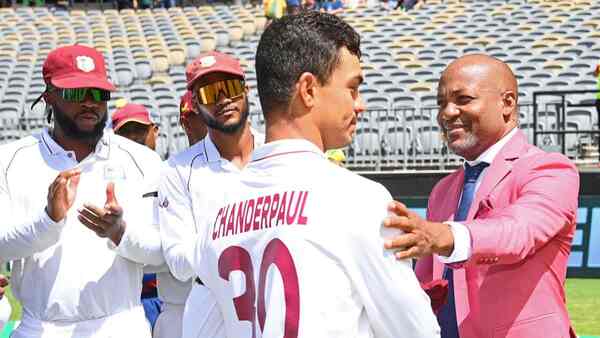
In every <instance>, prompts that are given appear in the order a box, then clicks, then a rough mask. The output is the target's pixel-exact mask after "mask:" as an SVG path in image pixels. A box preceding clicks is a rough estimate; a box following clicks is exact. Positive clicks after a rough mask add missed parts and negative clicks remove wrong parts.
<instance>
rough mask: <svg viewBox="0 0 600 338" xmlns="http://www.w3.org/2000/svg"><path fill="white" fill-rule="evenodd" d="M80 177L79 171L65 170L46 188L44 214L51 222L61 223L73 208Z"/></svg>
mask: <svg viewBox="0 0 600 338" xmlns="http://www.w3.org/2000/svg"><path fill="white" fill-rule="evenodd" d="M80 177H81V170H80V169H71V170H65V171H63V172H61V173H60V174H58V176H57V177H56V179H54V182H52V184H50V186H49V187H48V196H47V203H48V204H47V206H46V212H47V213H48V216H49V217H50V218H51V219H52V220H53V221H55V222H60V221H62V220H63V218H65V216H66V215H67V212H68V211H69V209H70V208H71V207H72V206H73V203H74V202H75V196H76V194H77V185H78V184H79V178H80Z"/></svg>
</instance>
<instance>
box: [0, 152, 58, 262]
mask: <svg viewBox="0 0 600 338" xmlns="http://www.w3.org/2000/svg"><path fill="white" fill-rule="evenodd" d="M0 176H1V177H0V214H1V215H3V218H4V220H5V224H4V225H3V226H1V227H0V260H4V261H10V260H15V259H21V258H25V257H29V256H32V255H33V254H35V253H37V252H40V251H43V250H46V249H47V248H49V247H51V246H52V245H54V244H56V243H57V242H58V240H59V238H60V234H61V232H62V229H63V227H64V225H65V220H64V219H63V220H62V221H60V222H54V221H53V220H52V219H51V218H50V217H49V216H48V214H47V213H46V210H44V209H43V210H39V211H37V212H34V213H32V215H30V217H29V218H28V219H21V217H19V218H17V217H16V216H15V213H14V212H13V207H12V201H11V196H10V192H9V189H8V182H7V181H6V170H5V168H4V165H3V164H2V163H0ZM6 223H8V224H6Z"/></svg>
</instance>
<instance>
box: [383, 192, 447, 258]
mask: <svg viewBox="0 0 600 338" xmlns="http://www.w3.org/2000/svg"><path fill="white" fill-rule="evenodd" d="M388 210H389V211H390V212H391V213H392V215H391V216H388V217H387V218H386V219H385V220H384V222H383V225H384V226H386V227H389V228H397V229H400V230H402V231H404V233H403V234H401V235H399V236H396V237H394V238H389V239H387V240H386V241H385V248H386V249H393V250H397V251H396V258H398V259H405V258H420V257H424V256H428V255H431V254H438V255H441V256H446V257H447V256H450V254H451V253H452V251H453V250H454V236H453V235H452V231H450V227H449V226H448V225H447V224H444V223H437V222H429V221H427V220H425V219H422V218H421V217H420V216H419V215H417V214H416V213H415V212H413V211H410V210H409V209H408V208H407V207H406V205H404V204H402V203H400V202H397V201H393V202H391V203H390V204H389V206H388Z"/></svg>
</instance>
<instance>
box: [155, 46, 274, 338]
mask: <svg viewBox="0 0 600 338" xmlns="http://www.w3.org/2000/svg"><path fill="white" fill-rule="evenodd" d="M186 76H187V81H188V89H189V90H190V91H191V92H192V101H193V107H194V109H193V113H195V114H198V115H199V116H200V117H201V118H202V120H203V121H204V123H205V124H206V125H207V127H208V135H207V136H206V137H205V138H204V139H202V140H201V141H199V142H197V143H195V144H193V145H192V146H191V147H190V148H189V149H187V150H185V151H183V152H181V153H179V154H177V155H175V156H173V157H171V158H170V159H169V160H168V162H167V165H166V166H165V169H164V171H163V174H162V176H161V183H160V188H159V201H160V208H159V215H160V229H161V238H162V244H163V252H164V256H165V260H166V262H167V264H168V265H169V269H170V270H171V273H172V274H173V276H175V277H176V278H177V279H179V280H180V281H192V280H193V281H194V282H193V286H192V290H191V291H190V294H189V297H188V299H187V301H186V304H185V310H184V315H183V329H182V331H183V333H182V337H184V338H205V337H207V338H219V337H225V333H224V326H223V317H222V315H221V313H220V310H219V308H218V307H217V305H216V301H215V298H214V296H213V295H212V293H211V292H210V291H209V290H208V289H207V288H206V287H205V286H204V285H202V281H201V280H200V279H198V278H196V277H197V276H196V274H195V273H194V271H193V269H192V266H191V264H190V262H189V260H188V256H187V255H186V253H188V252H189V250H190V248H193V246H194V243H195V238H196V237H197V233H198V231H203V230H202V229H203V226H204V224H206V223H207V222H208V220H207V218H206V217H207V216H208V215H207V210H211V209H213V208H214V207H215V206H216V205H218V204H219V203H221V202H222V201H223V200H224V198H225V197H226V196H225V195H224V193H225V192H224V190H223V187H224V184H225V182H228V181H229V180H230V177H234V176H237V175H238V174H239V172H240V170H241V168H243V167H244V166H245V165H246V163H247V162H248V161H249V160H250V154H251V152H252V150H253V149H254V148H255V147H258V146H259V145H261V144H262V143H263V141H264V135H260V134H258V133H256V132H255V131H253V130H252V129H251V128H250V125H249V123H248V114H249V107H248V97H247V95H248V87H247V86H246V85H245V83H244V71H243V69H242V68H241V66H240V63H239V61H238V60H236V59H234V58H232V57H231V56H229V55H226V54H222V53H217V52H210V53H206V54H202V55H200V56H198V58H196V59H195V60H194V61H193V62H192V63H191V64H190V65H188V67H187V69H186ZM190 121H191V120H190ZM161 283H162V281H160V282H159V293H160V292H161V290H162V289H163V287H162V286H161ZM160 325H162V324H161V319H160V317H159V323H158V324H157V326H160ZM157 330H162V329H161V328H160V327H159V328H157Z"/></svg>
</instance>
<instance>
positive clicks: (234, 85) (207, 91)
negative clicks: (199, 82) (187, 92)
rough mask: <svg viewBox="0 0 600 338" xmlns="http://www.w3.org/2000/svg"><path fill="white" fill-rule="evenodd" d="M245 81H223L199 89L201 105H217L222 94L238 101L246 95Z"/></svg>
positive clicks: (198, 94) (197, 93) (198, 95)
mask: <svg viewBox="0 0 600 338" xmlns="http://www.w3.org/2000/svg"><path fill="white" fill-rule="evenodd" d="M244 88H245V87H244V81H243V80H240V79H232V80H223V81H217V82H213V83H209V84H207V85H204V86H201V87H199V88H198V90H197V92H196V95H197V97H198V102H200V103H201V104H215V103H217V102H218V101H219V96H220V95H221V94H223V95H225V97H226V98H228V99H232V100H233V99H236V98H238V97H240V96H242V95H243V94H244Z"/></svg>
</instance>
